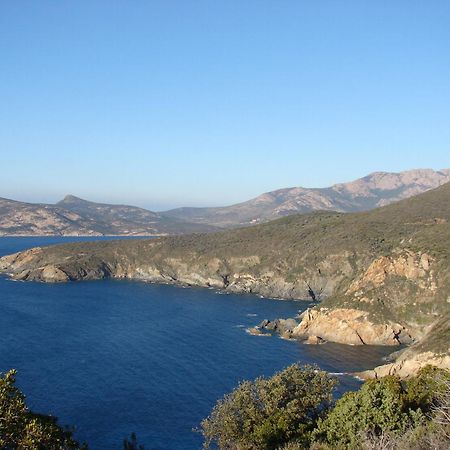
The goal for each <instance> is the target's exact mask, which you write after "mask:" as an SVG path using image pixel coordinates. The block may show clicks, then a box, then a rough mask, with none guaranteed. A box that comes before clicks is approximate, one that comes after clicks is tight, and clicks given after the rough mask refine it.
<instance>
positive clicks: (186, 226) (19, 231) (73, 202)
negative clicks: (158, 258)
mask: <svg viewBox="0 0 450 450" xmlns="http://www.w3.org/2000/svg"><path fill="white" fill-rule="evenodd" d="M213 230H214V227H211V226H208V225H203V224H195V223H187V222H185V221H183V220H181V219H177V218H173V217H163V216H161V215H160V214H158V213H155V212H152V211H148V210H146V209H142V208H137V207H135V206H127V205H108V204H103V203H93V202H89V201H86V200H82V199H80V198H78V197H74V196H73V195H68V196H66V197H65V198H64V199H63V200H61V201H60V202H58V203H57V204H56V205H48V204H39V203H38V204H36V203H24V202H18V201H15V200H8V199H4V198H0V236H1V235H9V236H14V235H16V236H17V235H25V236H36V235H40V236H45V235H62V236H78V235H88V236H89V235H92V236H99V235H165V234H179V233H194V232H207V231H213Z"/></svg>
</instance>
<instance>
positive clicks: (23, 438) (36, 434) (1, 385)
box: [0, 370, 87, 450]
mask: <svg viewBox="0 0 450 450" xmlns="http://www.w3.org/2000/svg"><path fill="white" fill-rule="evenodd" d="M15 377H16V371H15V370H11V371H9V372H7V373H6V374H5V375H3V376H0V448H1V449H6V450H9V449H19V450H25V449H26V450H78V449H87V447H86V446H80V445H79V444H78V443H77V442H76V441H75V440H74V439H73V438H72V432H71V431H70V430H65V429H62V428H61V427H60V426H59V425H58V424H57V421H56V419H55V418H54V417H50V416H44V415H41V414H36V413H33V412H31V411H30V410H29V409H28V407H27V406H26V403H25V396H24V395H23V394H22V393H21V392H20V390H19V389H18V388H17V387H16V386H15V382H16V378H15Z"/></svg>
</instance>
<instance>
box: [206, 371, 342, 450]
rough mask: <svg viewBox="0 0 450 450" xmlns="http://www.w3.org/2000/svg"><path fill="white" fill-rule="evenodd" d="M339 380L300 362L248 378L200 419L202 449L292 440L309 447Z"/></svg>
mask: <svg viewBox="0 0 450 450" xmlns="http://www.w3.org/2000/svg"><path fill="white" fill-rule="evenodd" d="M335 384H336V381H335V380H334V379H333V378H331V377H330V376H329V375H328V374H327V373H326V372H324V371H321V370H318V369H317V368H316V367H314V366H304V367H301V366H300V365H298V364H293V365H291V366H289V367H288V368H286V369H285V370H283V371H281V372H278V373H276V374H275V375H274V376H272V377H271V378H264V377H260V378H257V379H256V380H255V381H253V382H251V381H244V382H243V383H241V384H240V385H239V386H238V387H237V388H236V389H235V390H234V391H233V392H231V393H230V394H228V395H225V397H224V398H223V399H221V400H219V401H218V402H217V404H216V406H215V407H214V409H213V410H212V412H211V415H210V416H209V417H208V418H206V419H205V420H203V421H202V423H201V430H200V431H201V432H202V434H203V436H204V438H205V444H204V447H205V448H209V447H210V446H211V444H213V443H215V444H216V445H217V446H218V447H219V448H220V449H246V450H247V449H248V450H256V449H257V450H271V449H276V448H278V447H279V446H281V445H283V444H285V443H287V442H289V441H291V440H297V441H298V442H300V443H302V445H306V444H307V443H308V442H309V437H310V433H311V431H312V430H313V429H314V427H315V425H316V423H317V420H318V418H319V417H320V416H321V415H322V414H323V413H324V412H325V411H326V410H327V409H328V408H329V405H330V403H331V401H332V391H333V387H334V386H335Z"/></svg>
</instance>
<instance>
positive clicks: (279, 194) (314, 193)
mask: <svg viewBox="0 0 450 450" xmlns="http://www.w3.org/2000/svg"><path fill="white" fill-rule="evenodd" d="M449 181H450V169H442V170H437V171H435V170H432V169H417V170H409V171H405V172H400V173H391V172H374V173H371V174H370V175H367V176H366V177H363V178H360V179H357V180H355V181H351V182H349V183H339V184H335V185H333V186H331V187H327V188H303V187H293V188H285V189H278V190H276V191H271V192H266V193H264V194H262V195H260V196H258V197H256V198H254V199H251V200H248V201H246V202H243V203H238V204H235V205H231V206H225V207H217V208H214V207H213V208H189V207H187V208H177V209H172V210H170V211H166V212H164V213H163V214H164V215H165V216H166V217H176V218H178V219H182V220H188V221H190V222H195V223H204V224H210V225H215V226H218V227H224V228H226V227H232V226H242V225H250V224H255V223H261V222H267V221H269V220H273V219H277V218H280V217H284V216H289V215H292V214H299V213H306V212H311V211H316V210H327V211H338V212H356V211H365V210H369V209H373V208H377V207H379V206H384V205H387V204H389V203H393V202H396V201H398V200H402V199H405V198H409V197H412V196H414V195H417V194H421V193H423V192H425V191H427V190H429V189H434V188H436V187H439V186H441V185H442V184H444V183H447V182H449Z"/></svg>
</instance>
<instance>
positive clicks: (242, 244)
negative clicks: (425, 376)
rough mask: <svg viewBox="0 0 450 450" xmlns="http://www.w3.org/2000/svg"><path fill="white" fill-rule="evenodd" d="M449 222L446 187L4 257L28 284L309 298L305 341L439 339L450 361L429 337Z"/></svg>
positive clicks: (439, 308)
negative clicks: (381, 202) (202, 229)
mask: <svg viewBox="0 0 450 450" xmlns="http://www.w3.org/2000/svg"><path fill="white" fill-rule="evenodd" d="M449 220H450V184H446V185H444V186H442V187H440V188H437V189H435V190H432V191H429V192H427V193H425V194H421V195H419V196H416V197H413V198H410V199H407V200H403V201H401V202H398V203H396V204H392V205H388V206H385V207H381V208H378V209H375V210H373V211H369V212H363V213H351V214H340V213H326V212H320V213H313V214H307V215H299V216H292V217H287V218H284V219H280V220H277V221H273V222H269V223H267V224H262V225H258V226H254V227H248V228H242V229H237V230H232V231H226V232H220V233H214V234H204V235H185V236H174V237H164V238H159V239H152V240H139V241H110V242H95V243H77V244H68V245H60V246H53V247H47V248H42V249H41V248H36V249H32V250H28V251H26V252H22V253H18V254H15V255H10V256H6V257H4V258H1V259H0V271H2V272H6V273H8V274H10V275H11V276H12V277H13V278H15V279H19V280H37V281H46V282H55V281H70V280H84V279H99V278H107V277H113V278H132V279H141V280H146V281H150V282H156V283H181V284H186V285H196V286H205V287H210V286H212V287H215V288H220V289H225V290H229V291H233V292H250V293H257V294H260V295H264V296H268V297H280V298H288V299H306V298H309V299H310V300H311V301H315V302H317V303H318V306H317V307H316V308H314V309H312V310H309V311H308V312H307V313H305V315H304V316H303V317H302V320H301V323H300V324H299V325H298V326H297V327H292V328H293V329H292V330H290V332H291V334H292V335H293V336H297V337H299V338H300V337H301V338H308V337H309V338H312V340H315V339H316V340H318V341H319V339H320V340H328V341H335V342H342V343H347V344H356V345H364V344H383V345H399V344H410V343H412V342H416V343H420V342H423V339H425V336H428V337H427V338H426V339H427V340H428V342H430V343H431V344H430V345H429V346H428V347H427V350H426V351H427V352H431V353H433V352H435V353H433V354H434V356H436V358H440V359H439V361H440V363H439V364H447V362H448V358H447V359H446V357H447V356H448V348H447V350H446V351H443V350H442V347H439V348H440V349H437V347H436V346H434V344H432V343H433V340H432V339H430V337H429V333H431V334H433V333H434V332H433V329H434V328H433V324H435V323H436V322H438V321H439V320H441V319H442V318H445V317H448V315H449V313H450V251H449V249H450V223H449ZM443 326H444V328H445V327H446V326H447V327H448V322H445V323H444V325H443ZM430 327H431V328H430ZM430 330H431V331H430ZM285 331H286V330H285ZM444 334H445V333H444ZM414 345H416V344H414ZM447 347H448V346H447ZM412 348H413V347H411V349H412ZM405 354H406V355H407V356H408V354H407V353H405ZM428 359H430V358H428ZM436 361H438V359H436ZM403 366H404V364H403Z"/></svg>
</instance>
